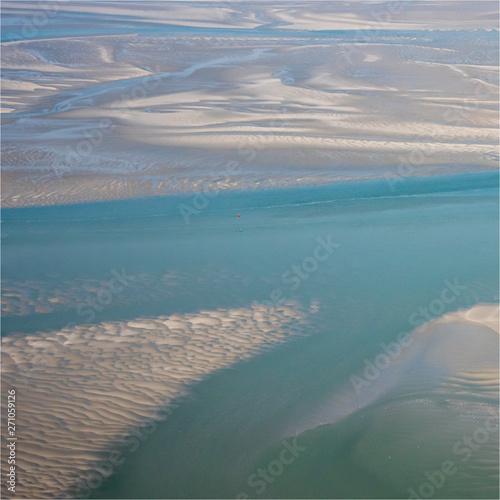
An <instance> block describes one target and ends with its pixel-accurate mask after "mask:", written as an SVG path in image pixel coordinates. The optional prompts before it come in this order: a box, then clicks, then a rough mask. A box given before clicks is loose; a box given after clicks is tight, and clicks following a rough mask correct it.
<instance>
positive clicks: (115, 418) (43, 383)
mask: <svg viewBox="0 0 500 500" xmlns="http://www.w3.org/2000/svg"><path fill="white" fill-rule="evenodd" d="M303 322H304V316H303V314H302V313H301V312H300V311H299V310H298V309H297V308H295V307H294V306H283V307H277V308H274V309H271V308H269V307H265V306H258V305H255V306H253V307H250V308H242V309H229V310H222V309H221V310H214V311H201V312H200V313H198V314H184V315H180V314H179V315H172V316H163V317H157V318H138V319H136V320H134V321H128V322H107V323H100V324H97V325H92V326H89V325H80V326H77V327H74V328H72V329H67V328H65V329H62V330H60V331H52V332H47V333H38V334H36V335H27V336H22V335H12V336H9V337H6V338H3V339H2V382H3V391H4V394H5V391H7V389H10V388H15V389H16V393H17V425H18V436H19V438H20V439H21V440H22V441H19V449H20V450H22V453H18V458H17V466H18V481H19V483H18V485H17V488H16V497H17V498H66V497H68V496H69V497H75V496H77V497H78V496H80V495H82V494H83V495H84V494H85V493H87V491H88V490H85V489H82V487H81V485H80V482H79V479H80V478H82V477H85V474H87V473H92V471H93V470H94V469H95V467H96V466H95V464H96V463H98V464H99V463H101V462H103V461H104V462H107V461H109V459H110V456H112V453H113V452H115V451H116V450H118V449H119V448H120V447H121V446H124V445H126V444H130V439H132V440H133V439H134V438H133V437H132V438H131V437H130V435H132V436H134V430H135V432H136V433H137V432H138V431H140V432H142V434H141V436H142V437H141V439H142V438H146V437H147V436H148V435H149V433H151V432H152V431H151V427H152V426H154V424H153V422H154V421H155V420H158V419H163V418H165V416H166V415H168V412H169V409H172V408H173V405H175V401H176V400H177V399H179V398H180V397H182V396H186V395H188V394H189V387H190V386H191V385H192V384H194V383H196V382H198V381H200V380H202V379H203V378H204V377H206V376H207V375H208V374H210V373H212V372H214V371H215V370H219V369H222V368H227V367H229V366H231V365H232V364H234V363H236V362H238V361H241V360H244V359H248V358H250V357H252V356H255V355H256V354H258V353H260V352H262V351H264V350H266V349H269V348H271V347H272V346H274V345H276V344H278V343H281V342H284V341H285V340H287V339H289V338H290V337H292V336H293V335H295V334H299V332H300V325H301V324H303ZM144 429H146V430H144ZM127 439H128V441H127ZM2 460H6V456H5V454H4V455H3V459H2ZM107 463H109V462H107ZM92 464H94V465H92ZM3 465H4V466H6V464H3ZM2 488H3V485H2Z"/></svg>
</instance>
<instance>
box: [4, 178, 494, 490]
mask: <svg viewBox="0 0 500 500" xmlns="http://www.w3.org/2000/svg"><path fill="white" fill-rule="evenodd" d="M497 186H498V176H497V175H496V174H473V175H472V174H471V175H466V176H457V177H455V178H448V179H446V180H443V179H440V178H434V179H423V180H422V179H421V180H419V179H415V180H410V179H407V180H405V181H404V182H403V183H401V185H400V186H398V189H397V190H396V191H395V192H393V191H391V190H390V189H389V186H388V184H387V183H386V182H385V181H383V180H382V181H365V182H357V183H356V182H355V183H343V184H336V185H330V186H324V187H318V188H307V189H306V188H304V189H293V190H280V191H269V192H253V193H225V194H219V195H217V196H214V197H212V198H210V201H209V203H208V205H207V206H206V207H205V208H203V209H201V210H199V212H198V213H193V214H192V215H191V216H190V217H189V224H187V223H186V221H185V220H184V218H183V217H182V215H181V213H180V211H179V208H180V204H184V205H185V206H187V205H191V206H192V204H193V198H192V197H184V198H157V199H147V200H129V201H115V202H109V203H95V204H88V205H74V206H65V207H46V208H30V209H15V210H4V212H3V220H4V225H3V260H2V269H3V278H4V280H7V281H9V282H13V283H15V282H21V281H26V280H28V281H29V280H39V281H40V280H44V282H45V283H46V286H47V287H49V288H50V287H56V286H63V284H64V283H69V282H72V281H71V280H75V279H81V280H85V279H94V280H102V281H105V280H106V279H109V274H110V272H111V270H112V269H122V268H124V269H126V271H127V273H128V274H130V275H135V276H142V277H146V278H147V279H148V280H149V281H147V280H146V281H147V282H148V283H150V285H148V287H146V288H144V290H143V291H142V292H141V294H139V295H138V296H134V297H133V298H131V299H130V301H128V303H127V304H126V305H123V304H122V303H121V302H119V301H117V303H116V304H115V305H112V306H110V307H108V308H105V309H104V310H103V311H100V312H98V313H97V314H96V317H95V320H94V321H97V322H100V321H106V320H109V319H116V320H118V319H119V320H123V319H127V318H135V317H144V316H148V315H151V316H154V315H160V314H162V315H165V314H171V313H175V312H196V311H199V310H202V309H214V308H219V307H220V308H232V307H248V306H249V305H250V304H252V303H253V302H271V303H272V302H273V300H281V299H283V300H286V301H292V302H295V303H297V304H299V305H300V306H301V307H302V308H303V309H304V310H305V311H307V313H308V318H309V323H308V325H307V326H305V327H304V332H303V333H304V334H305V335H306V336H304V337H302V338H299V339H298V340H294V341H292V342H290V343H289V344H287V345H284V346H281V347H279V348H276V349H275V350H273V351H272V352H268V353H266V354H263V355H260V356H258V357H256V358H254V359H252V360H250V361H248V362H245V363H242V364H239V365H237V366H235V367H234V368H231V369H228V370H224V371H221V372H218V373H215V374H214V375H212V376H211V377H209V378H208V379H207V380H205V381H204V382H202V383H200V384H199V385H197V386H196V387H194V388H193V391H192V396H191V397H190V398H187V399H185V400H183V401H182V402H180V406H179V408H178V409H177V410H175V411H174V413H173V414H172V415H170V416H169V417H168V418H167V419H166V420H165V421H164V422H162V423H160V424H159V425H158V428H157V430H156V431H155V432H154V433H153V434H152V435H150V436H147V437H145V439H144V441H143V442H142V441H141V443H140V446H139V447H138V449H137V450H135V451H133V452H131V451H130V449H129V448H127V447H125V448H124V449H123V450H122V451H123V452H124V454H125V457H126V460H125V462H124V463H123V464H122V465H121V466H120V467H119V468H118V469H117V471H116V474H114V475H113V476H112V477H110V478H109V479H108V480H107V481H106V482H105V483H104V484H103V485H102V486H101V488H99V489H97V490H96V491H94V497H95V498H236V497H237V496H238V495H239V497H240V498H245V497H247V496H248V497H251V498H407V497H409V496H410V495H411V491H412V490H411V489H410V488H413V490H414V491H415V492H416V493H417V494H418V495H419V496H421V497H422V498H424V497H427V498H498V418H497V416H496V415H497V414H498V411H497V405H498V397H497V393H496V392H495V389H494V388H492V387H491V384H490V383H489V382H488V380H489V379H488V376H487V375H488V373H491V372H492V371H494V370H497V369H498V336H496V337H495V336H492V335H491V333H490V332H489V331H487V330H486V329H484V328H482V327H479V326H478V327H477V328H476V329H475V330H474V329H473V331H472V330H471V329H470V328H469V330H468V333H466V334H465V333H463V332H462V331H461V330H460V329H457V328H456V327H451V328H450V329H449V331H448V330H447V331H443V332H442V333H440V334H439V337H438V336H436V337H432V338H428V337H425V336H418V335H417V336H415V337H413V340H412V343H411V345H409V346H408V347H406V348H405V349H404V352H402V354H401V355H400V357H399V358H398V359H397V362H396V363H395V365H394V366H392V365H391V366H389V367H388V368H387V369H381V370H379V372H380V373H379V374H376V376H375V377H374V380H373V381H369V383H367V384H365V385H363V386H362V387H361V388H359V387H358V390H356V386H355V385H353V382H352V381H353V380H357V379H353V378H352V377H353V375H356V376H359V377H363V376H364V375H363V370H364V369H365V367H366V360H368V361H373V360H374V359H375V358H376V356H377V355H379V354H380V353H381V352H383V351H382V347H381V343H385V344H387V343H390V342H395V341H396V340H397V338H398V335H399V334H400V333H401V332H411V331H413V330H414V327H415V326H416V325H417V324H419V323H424V322H426V321H428V320H430V319H433V318H434V317H437V316H440V315H442V314H444V313H447V312H451V311H456V310H459V309H464V308H470V307H472V306H474V305H475V304H478V303H483V302H487V303H497V302H498V189H497ZM238 213H240V214H241V216H240V217H237V214H238ZM242 229H243V231H241V230H242ZM321 241H323V242H326V243H328V242H331V243H335V245H332V246H328V245H327V247H328V248H327V249H326V250H321V251H319V252H318V251H317V248H318V246H321ZM322 248H323V247H322ZM319 257H321V259H320V258H319ZM293 266H299V268H300V270H299V272H298V273H297V272H295V271H294V267H293ZM165 273H171V274H172V275H175V276H176V277H177V280H176V281H175V283H174V284H172V288H171V290H172V293H171V294H170V295H165V294H159V293H158V287H157V286H156V282H155V281H154V280H155V277H159V276H163V275H165ZM146 278H144V279H146ZM158 286H159V285H158ZM445 288H447V289H448V290H449V292H447V294H448V295H447V297H451V298H450V299H449V301H448V302H447V303H444V302H443V301H439V300H438V299H439V297H441V294H442V291H443V289H445ZM431 306H432V307H431ZM420 308H424V309H423V312H422V309H420ZM68 321H74V322H76V323H78V322H83V318H82V317H80V316H78V315H77V314H75V310H74V309H70V308H68V309H61V310H58V311H56V312H53V313H50V314H45V315H43V314H38V313H35V314H30V315H25V316H22V317H18V316H9V315H7V316H6V317H5V318H4V320H3V334H4V335H8V334H9V333H10V332H14V331H23V332H26V333H27V332H33V331H36V330H37V329H41V328H44V329H51V328H61V327H63V326H64V325H65V324H66V323H67V322H68ZM452 365H453V368H449V369H447V370H444V368H443V367H446V366H452ZM470 366H474V367H477V369H478V371H477V374H476V376H474V377H470V376H469V375H468V373H469V372H467V370H466V369H465V368H466V367H470ZM478 429H483V430H480V431H478ZM484 429H486V430H484ZM474 433H475V434H474ZM467 436H475V437H478V439H479V440H481V441H482V442H481V443H480V444H478V441H477V440H475V441H472V444H471V445H467V444H464V443H463V442H462V441H461V440H463V439H464V438H467ZM473 439H475V438H473ZM483 441H484V442H483ZM457 443H459V444H458V445H457ZM290 449H291V450H292V451H290ZM468 451H469V452H470V453H468ZM448 462H451V463H452V464H451V466H450V465H449V464H448ZM445 463H446V464H448V465H445V466H444V465H443V464H445ZM443 467H445V468H446V467H448V469H447V471H448V474H446V475H445V473H444V472H442V471H443ZM436 471H440V472H436ZM426 474H427V475H426ZM429 477H430V478H432V479H429ZM443 478H444V479H443ZM426 485H429V486H426Z"/></svg>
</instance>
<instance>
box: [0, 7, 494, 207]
mask: <svg viewBox="0 0 500 500" xmlns="http://www.w3.org/2000/svg"><path fill="white" fill-rule="evenodd" d="M6 3H7V4H8V2H6ZM407 4H408V5H407ZM30 5H32V4H30V3H27V4H26V5H25V7H23V8H25V10H24V11H23V12H25V14H26V16H27V18H28V19H29V16H30V15H31V14H30V13H31V11H30V10H29V7H30ZM207 5H208V4H207V3H206V2H205V3H203V4H195V3H191V2H182V3H180V4H175V5H173V4H165V5H164V6H163V7H162V8H161V9H156V10H154V11H153V10H151V6H149V5H148V7H147V8H144V9H142V12H138V11H137V10H134V8H133V7H131V6H128V5H127V6H126V5H125V4H120V3H118V4H116V5H114V6H113V7H111V6H109V5H106V6H100V7H99V6H98V7H96V6H95V5H94V4H93V3H80V2H75V3H73V2H72V3H71V5H67V6H65V7H68V8H70V10H71V11H72V12H73V14H72V15H75V16H77V15H86V16H91V15H94V16H96V15H97V14H99V15H102V14H103V13H106V14H107V15H110V16H117V17H118V15H119V14H125V15H132V14H134V15H136V16H137V19H140V20H141V21H151V22H154V23H158V24H159V25H160V24H161V23H162V22H165V21H166V20H170V22H174V23H175V22H177V23H179V26H187V27H189V26H191V27H193V28H196V29H195V30H194V31H192V32H190V33H184V34H175V33H171V32H169V31H168V29H165V34H163V35H158V34H149V33H148V32H144V33H142V32H141V27H140V26H138V27H137V33H134V34H99V35H97V36H92V37H90V36H85V35H79V34H75V35H73V36H65V37H62V38H52V39H50V38H49V39H44V40H31V39H27V40H22V41H12V42H7V43H4V44H3V46H2V49H3V50H2V66H3V73H2V85H3V90H2V99H3V104H2V110H3V113H4V114H3V169H4V173H3V176H2V191H3V193H2V195H3V203H4V206H7V207H12V206H24V205H47V204H59V203H70V202H78V201H91V200H101V199H116V198H130V197H138V196H150V195H162V194H171V193H176V192H186V191H197V190H201V191H202V190H204V189H248V188H263V187H276V186H278V187H280V186H290V185H296V184H318V183H325V182H330V181H332V180H339V179H353V178H354V179H357V178H365V177H390V176H403V177H406V176H413V175H432V174H446V173H458V172H465V171H471V170H478V169H479V170H487V169H496V168H497V161H498V133H497V127H498V116H497V110H498V40H497V36H496V34H495V32H494V31H487V30H491V29H494V28H498V19H497V17H498V16H497V9H498V6H497V5H496V4H494V3H493V2H474V3H471V2H458V3H456V5H455V3H453V6H451V4H450V5H449V4H447V5H446V8H445V7H444V6H443V4H442V2H426V3H425V6H423V5H417V4H412V3H410V2H403V3H402V6H401V11H400V12H398V13H397V14H396V13H392V14H390V15H389V17H387V12H385V11H384V7H383V6H382V5H380V6H375V5H373V4H363V5H361V6H360V5H357V6H352V4H344V3H341V2H330V3H326V2H321V3H314V2H313V3H310V2H309V3H307V2H305V3H300V2H299V3H294V8H293V9H290V8H287V7H286V4H280V5H267V4H266V5H264V4H256V5H252V4H246V3H244V2H236V3H231V2H229V3H228V4H227V5H224V6H218V7H210V8H208V7H207ZM16 8H17V9H20V8H21V7H20V6H19V4H16ZM103 9H104V10H103ZM210 9H211V10H210ZM379 10H382V14H384V15H382V17H381V19H382V22H380V21H376V19H377V17H376V16H378V14H380V13H379ZM21 11H22V9H21ZM16 12H17V10H16ZM153 12H154V15H153ZM208 12H210V15H209V14H208ZM170 16H171V17H170ZM14 17H15V16H14ZM379 17H380V16H379ZM55 19H56V20H57V19H58V18H57V17H56V18H55ZM75 19H80V18H78V17H77V18H75ZM84 19H85V20H86V22H90V21H89V19H94V22H98V19H99V18H98V17H97V18H95V17H94V18H92V17H90V18H88V17H85V18H84ZM137 19H136V20H137ZM56 20H55V21H54V22H56ZM375 21H376V24H374V23H375ZM68 22H69V21H68ZM75 22H77V21H75ZM130 22H132V23H133V22H135V21H133V18H132V19H131V21H130ZM57 23H59V24H57V26H60V24H61V23H62V24H63V25H64V23H63V22H62V21H61V20H57ZM273 23H278V26H279V27H280V28H282V30H281V31H280V32H279V33H278V32H273V30H272V29H271V28H269V26H271V25H273ZM280 23H281V24H280ZM207 26H209V27H211V28H212V29H213V28H214V27H219V28H222V27H224V28H234V29H233V30H232V31H231V33H227V32H225V33H222V32H221V34H217V33H216V32H210V33H209V34H207V33H203V32H202V31H199V30H202V28H203V27H207ZM256 26H257V27H258V26H260V27H262V28H263V31H261V32H259V31H257V32H254V33H252V36H249V35H248V33H243V32H238V31H237V30H238V29H240V30H241V29H249V28H254V27H256ZM266 26H267V27H266ZM368 28H369V29H368ZM304 29H307V30H311V29H316V30H317V29H352V30H356V31H352V32H350V33H335V32H332V33H330V34H328V35H327V36H325V35H321V36H319V35H318V36H317V37H315V36H314V34H311V33H309V35H308V36H307V37H304V34H303V33H302V34H300V32H299V31H294V30H304ZM383 29H389V30H403V31H394V32H388V33H384V32H381V31H380V30H383ZM410 29H412V30H415V31H411V32H410V31H407V30H410ZM454 29H455V30H456V29H461V30H463V29H466V30H470V31H462V32H456V31H446V30H454ZM478 29H483V30H484V31H478ZM405 30H406V31H405ZM441 30H442V31H441ZM240 33H241V34H240ZM275 33H276V35H275ZM392 33H394V34H392ZM278 35H279V36H278Z"/></svg>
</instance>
